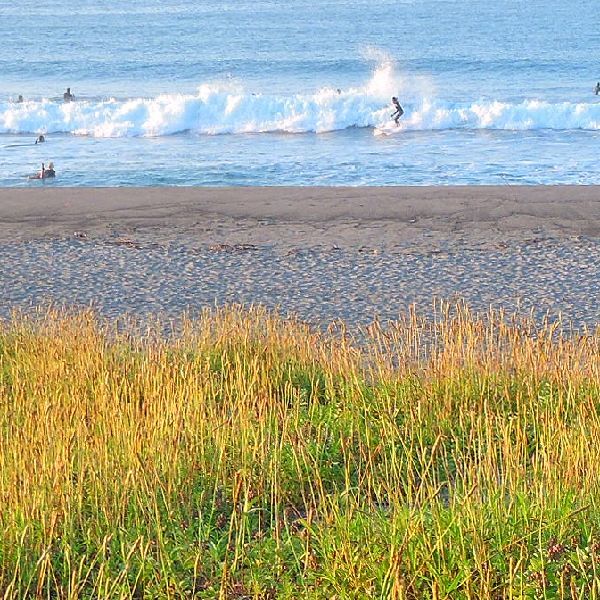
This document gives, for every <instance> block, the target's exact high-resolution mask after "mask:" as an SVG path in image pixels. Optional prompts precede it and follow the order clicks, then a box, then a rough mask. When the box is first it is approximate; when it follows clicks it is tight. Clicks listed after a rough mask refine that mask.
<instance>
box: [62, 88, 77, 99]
mask: <svg viewBox="0 0 600 600" xmlns="http://www.w3.org/2000/svg"><path fill="white" fill-rule="evenodd" d="M63 100H64V101H65V102H71V101H72V100H75V96H74V95H73V94H71V88H67V91H66V92H65V93H64V94H63Z"/></svg>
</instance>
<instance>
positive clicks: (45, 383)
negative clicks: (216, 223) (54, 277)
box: [0, 306, 600, 600]
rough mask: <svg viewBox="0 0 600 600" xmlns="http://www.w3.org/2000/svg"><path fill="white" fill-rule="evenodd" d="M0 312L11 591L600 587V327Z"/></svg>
mask: <svg viewBox="0 0 600 600" xmlns="http://www.w3.org/2000/svg"><path fill="white" fill-rule="evenodd" d="M136 331H137V333H136V332H135V331H133V330H132V331H126V332H124V333H118V332H117V328H116V326H115V325H114V324H106V323H100V322H98V321H97V320H96V319H95V317H94V316H93V315H92V314H90V313H81V314H76V315H73V314H62V313H48V314H47V315H45V316H43V317H39V316H38V317H37V318H36V319H32V320H28V319H25V318H23V317H15V318H13V319H12V320H11V321H10V322H7V323H5V324H4V325H2V326H1V327H0V593H1V594H2V596H1V597H2V598H69V599H75V598H102V599H104V598H223V599H224V598H228V599H234V598H237V599H241V598H262V599H265V600H266V599H270V598H290V599H292V598H315V599H319V598H323V599H328V600H331V599H333V598H335V599H343V598H349V599H350V598H352V599H354V598H397V599H419V600H420V599H429V598H430V599H442V598H451V599H469V598H471V599H480V598H483V599H485V598H489V599H500V598H507V599H508V598H531V599H537V598H563V599H573V600H574V599H576V598H578V599H579V598H581V599H590V598H600V583H599V582H600V577H599V569H600V562H599V561H600V531H599V527H600V526H599V524H600V502H599V501H600V486H599V483H600V460H599V458H600V456H599V455H600V444H598V440H599V439H600V333H599V332H592V333H587V334H586V335H568V334H563V333H561V331H560V327H557V326H556V325H554V326H552V325H549V324H545V325H542V326H539V327H536V326H535V324H533V323H531V322H530V321H527V320H524V319H519V318H517V317H515V316H513V315H509V316H505V315H503V314H499V313H493V312H490V313H488V314H485V315H475V314H471V313H470V312H469V311H468V310H467V309H466V308H465V307H463V306H453V307H450V306H446V307H442V310H441V311H440V312H439V313H438V314H437V315H436V317H435V319H432V320H426V319H422V318H420V317H418V315H416V314H415V313H414V312H411V313H410V314H409V315H408V316H407V317H406V318H405V319H403V320H402V321H400V322H398V323H395V324H391V325H390V326H388V327H385V328H384V327H383V326H382V325H381V324H378V323H374V324H373V325H372V326H371V327H370V328H368V330H365V331H363V332H362V333H361V335H360V336H359V338H358V340H353V339H352V338H351V337H350V336H349V335H348V333H347V331H345V330H344V329H343V328H342V329H339V326H338V329H336V330H335V331H334V330H332V331H330V332H328V333H325V334H319V333H316V332H314V331H311V330H310V329H309V328H308V327H306V326H304V325H302V324H300V323H296V322H290V321H284V320H282V319H280V318H278V317H277V316H276V315H273V314H270V313H267V312H266V311H264V310H261V309H253V310H249V311H243V310H240V309H235V308H231V309H224V310H219V311H212V312H210V311H207V312H206V313H203V314H202V315H201V317H200V318H199V319H198V320H196V321H186V322H185V323H184V324H183V327H182V331H181V334H180V335H179V336H177V337H171V338H169V339H167V338H162V337H161V335H160V334H159V331H160V325H159V324H156V327H155V328H153V329H152V328H151V329H149V330H148V331H146V332H145V333H143V334H142V333H140V332H139V329H138V330H136Z"/></svg>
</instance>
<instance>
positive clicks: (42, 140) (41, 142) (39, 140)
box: [35, 135, 46, 144]
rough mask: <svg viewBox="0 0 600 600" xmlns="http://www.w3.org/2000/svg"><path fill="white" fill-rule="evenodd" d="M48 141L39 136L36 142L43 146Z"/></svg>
mask: <svg viewBox="0 0 600 600" xmlns="http://www.w3.org/2000/svg"><path fill="white" fill-rule="evenodd" d="M45 141H46V138H45V137H44V136H43V135H38V137H37V139H36V140H35V143H36V144H43V143H44V142H45Z"/></svg>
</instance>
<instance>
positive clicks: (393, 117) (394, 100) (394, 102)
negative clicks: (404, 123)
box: [390, 96, 404, 125]
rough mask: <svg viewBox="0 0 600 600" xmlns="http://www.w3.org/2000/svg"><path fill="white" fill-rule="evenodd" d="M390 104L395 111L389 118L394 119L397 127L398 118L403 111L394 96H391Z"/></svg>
mask: <svg viewBox="0 0 600 600" xmlns="http://www.w3.org/2000/svg"><path fill="white" fill-rule="evenodd" d="M392 104H393V105H394V108H395V109H396V110H395V111H394V112H393V113H392V114H391V115H390V116H391V117H392V119H394V121H395V123H396V125H399V124H400V123H399V121H400V117H401V116H402V115H403V114H404V109H403V108H402V107H401V106H400V102H398V98H396V96H392Z"/></svg>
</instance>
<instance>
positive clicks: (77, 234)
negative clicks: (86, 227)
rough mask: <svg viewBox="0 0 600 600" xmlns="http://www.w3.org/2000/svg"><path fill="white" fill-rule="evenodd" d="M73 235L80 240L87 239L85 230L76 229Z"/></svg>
mask: <svg viewBox="0 0 600 600" xmlns="http://www.w3.org/2000/svg"><path fill="white" fill-rule="evenodd" d="M73 237H76V238H77V239H79V240H86V239H87V233H85V231H74V232H73Z"/></svg>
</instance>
